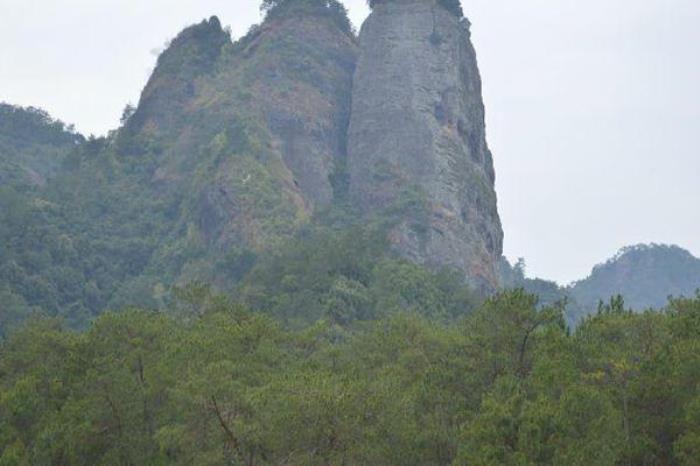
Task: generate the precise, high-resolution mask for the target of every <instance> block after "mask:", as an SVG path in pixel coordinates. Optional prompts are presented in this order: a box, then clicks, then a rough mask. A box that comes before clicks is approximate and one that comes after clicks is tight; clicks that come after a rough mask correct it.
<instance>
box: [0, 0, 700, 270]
mask: <svg viewBox="0 0 700 466" xmlns="http://www.w3.org/2000/svg"><path fill="white" fill-rule="evenodd" d="M364 3H365V2H364V0H345V4H346V6H348V8H349V10H350V13H351V16H352V19H353V21H354V22H355V24H356V25H358V27H359V25H360V24H361V22H362V20H363V19H364V17H365V16H366V14H367V9H366V7H365V5H364ZM462 3H463V5H464V9H465V12H466V13H467V15H468V16H469V18H470V20H471V21H472V23H473V27H472V31H473V38H474V42H475V45H476V48H477V53H478V55H479V62H480V66H481V73H482V77H483V80H484V97H485V101H486V110H487V124H488V128H487V131H488V138H489V142H490V145H491V148H492V150H493V152H494V157H495V160H496V171H497V178H498V179H497V189H498V194H499V208H500V213H501V217H502V219H503V224H504V229H505V232H506V238H505V252H506V255H507V256H508V257H510V258H512V259H514V258H517V257H525V258H526V260H527V263H528V273H529V275H531V276H540V277H543V278H550V279H556V280H558V281H559V282H562V283H567V282H569V281H571V280H574V279H578V278H583V277H584V276H586V275H587V274H588V273H589V271H590V269H591V267H592V266H593V265H594V264H596V263H598V262H600V261H602V260H604V259H606V258H607V257H609V256H611V255H612V254H613V253H614V252H615V251H616V250H617V249H618V248H619V247H621V246H625V245H629V244H634V243H639V242H666V243H676V244H679V245H681V246H684V247H686V248H688V249H690V250H691V252H693V253H694V254H695V255H696V256H698V255H700V205H699V201H700V153H699V147H700V27H698V25H699V24H700V2H699V1H698V0H462ZM258 4H259V1H258V0H168V1H165V0H0V101H6V102H9V103H13V104H20V105H34V106H38V107H42V108H45V109H46V110H48V111H49V112H50V113H51V114H52V115H53V116H55V117H57V118H60V119H62V120H64V121H66V122H68V123H74V124H75V125H76V127H77V128H78V129H79V130H80V131H81V132H83V133H86V134H88V133H95V134H103V133H105V132H106V131H107V130H109V129H111V128H114V127H115V126H116V125H117V122H118V119H119V116H120V115H121V111H122V109H123V108H124V106H125V104H126V103H127V102H132V103H136V102H137V101H138V96H139V93H140V90H141V88H142V87H143V86H144V84H145V82H146V79H147V77H148V75H149V73H150V71H151V69H152V68H153V66H154V64H155V60H156V53H157V52H158V51H159V50H161V49H162V47H163V44H164V43H165V42H166V40H168V39H171V38H172V37H174V36H175V35H176V34H177V33H178V32H179V31H180V30H181V29H182V28H183V27H184V26H186V25H188V24H191V23H194V22H198V21H200V20H201V19H203V18H205V17H209V16H211V15H214V14H216V15H218V16H219V18H220V19H221V21H222V23H223V24H228V25H230V26H231V28H232V31H233V35H234V37H240V36H241V35H242V34H244V33H245V32H246V31H247V29H248V27H249V26H250V25H251V24H253V23H256V22H258V21H259V20H260V15H259V13H258Z"/></svg>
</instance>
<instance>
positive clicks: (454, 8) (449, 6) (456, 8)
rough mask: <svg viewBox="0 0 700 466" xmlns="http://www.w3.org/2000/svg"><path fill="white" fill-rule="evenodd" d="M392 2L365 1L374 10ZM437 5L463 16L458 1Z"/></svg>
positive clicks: (460, 4)
mask: <svg viewBox="0 0 700 466" xmlns="http://www.w3.org/2000/svg"><path fill="white" fill-rule="evenodd" d="M391 1H393V0H367V4H368V5H369V7H370V8H374V7H375V6H376V5H379V4H380V3H390V2H391ZM438 4H440V5H442V6H443V7H444V8H445V9H446V10H447V11H449V12H450V13H452V14H453V15H455V16H457V17H458V18H462V17H463V16H464V11H463V10H462V3H461V2H460V0H438Z"/></svg>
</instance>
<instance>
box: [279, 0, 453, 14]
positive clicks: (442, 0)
mask: <svg viewBox="0 0 700 466" xmlns="http://www.w3.org/2000/svg"><path fill="white" fill-rule="evenodd" d="M266 1H270V0H266ZM391 1H392V0H367V5H369V7H370V8H374V7H375V6H377V5H379V4H380V3H390V2H391ZM438 4H439V5H441V6H442V7H444V8H445V9H446V10H447V11H449V12H450V13H452V14H453V15H455V16H457V17H458V18H462V17H464V11H463V10H462V2H461V1H460V0H438Z"/></svg>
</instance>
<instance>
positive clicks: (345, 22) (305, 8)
mask: <svg viewBox="0 0 700 466" xmlns="http://www.w3.org/2000/svg"><path fill="white" fill-rule="evenodd" d="M260 9H261V10H262V11H264V12H265V13H266V17H267V18H275V17H280V16H284V15H290V14H293V13H299V12H302V13H314V14H321V15H324V16H329V17H330V18H332V19H333V21H335V22H336V24H338V26H339V27H340V28H341V29H342V30H343V31H345V32H346V33H348V34H354V30H353V27H352V23H351V22H350V19H349V18H348V11H347V9H346V8H345V6H344V5H343V4H342V3H340V2H339V1H338V0H263V2H262V4H261V5H260Z"/></svg>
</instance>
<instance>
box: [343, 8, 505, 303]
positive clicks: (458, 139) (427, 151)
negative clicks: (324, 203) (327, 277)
mask: <svg viewBox="0 0 700 466" xmlns="http://www.w3.org/2000/svg"><path fill="white" fill-rule="evenodd" d="M360 47H361V53H360V58H359V62H358V65H357V69H356V72H355V77H354V83H353V99H352V113H351V119H350V128H349V133H348V170H349V176H350V196H351V199H352V200H353V201H354V203H355V205H356V206H358V208H359V209H360V210H361V211H362V212H363V213H364V214H366V215H370V216H372V215H384V216H386V215H388V214H389V213H391V214H392V215H394V216H395V218H396V223H395V224H394V226H393V228H392V230H391V233H390V239H391V242H392V244H393V246H394V248H395V249H396V250H397V251H398V252H399V253H400V254H401V255H403V256H405V257H406V258H408V259H411V260H413V261H416V262H418V263H422V264H425V265H428V266H431V267H441V266H449V267H456V268H458V269H461V270H462V271H464V272H465V274H466V276H467V278H468V279H469V281H470V282H471V283H472V284H474V285H475V286H477V287H479V288H482V289H493V288H495V287H496V286H497V284H498V278H497V272H496V268H497V267H496V264H497V261H498V259H499V258H500V256H501V254H502V243H503V232H502V229H501V223H500V219H499V216H498V211H497V206H496V193H495V189H494V181H495V175H494V168H493V160H492V157H491V153H490V151H489V149H488V146H487V144H486V137H485V127H484V126H485V125H484V105H483V100H482V96H481V79H480V77H479V70H478V67H477V62H476V54H475V52H474V48H473V46H472V44H471V41H470V33H469V23H468V21H467V20H466V19H460V18H458V17H457V16H455V15H454V14H452V13H450V12H448V11H447V10H445V9H444V8H443V7H442V6H440V5H439V4H438V3H437V1H436V0H386V1H384V2H382V3H379V4H377V5H375V7H374V9H373V12H372V14H371V15H370V17H369V18H368V19H367V21H366V22H365V24H364V25H363V27H362V31H361V33H360Z"/></svg>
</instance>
